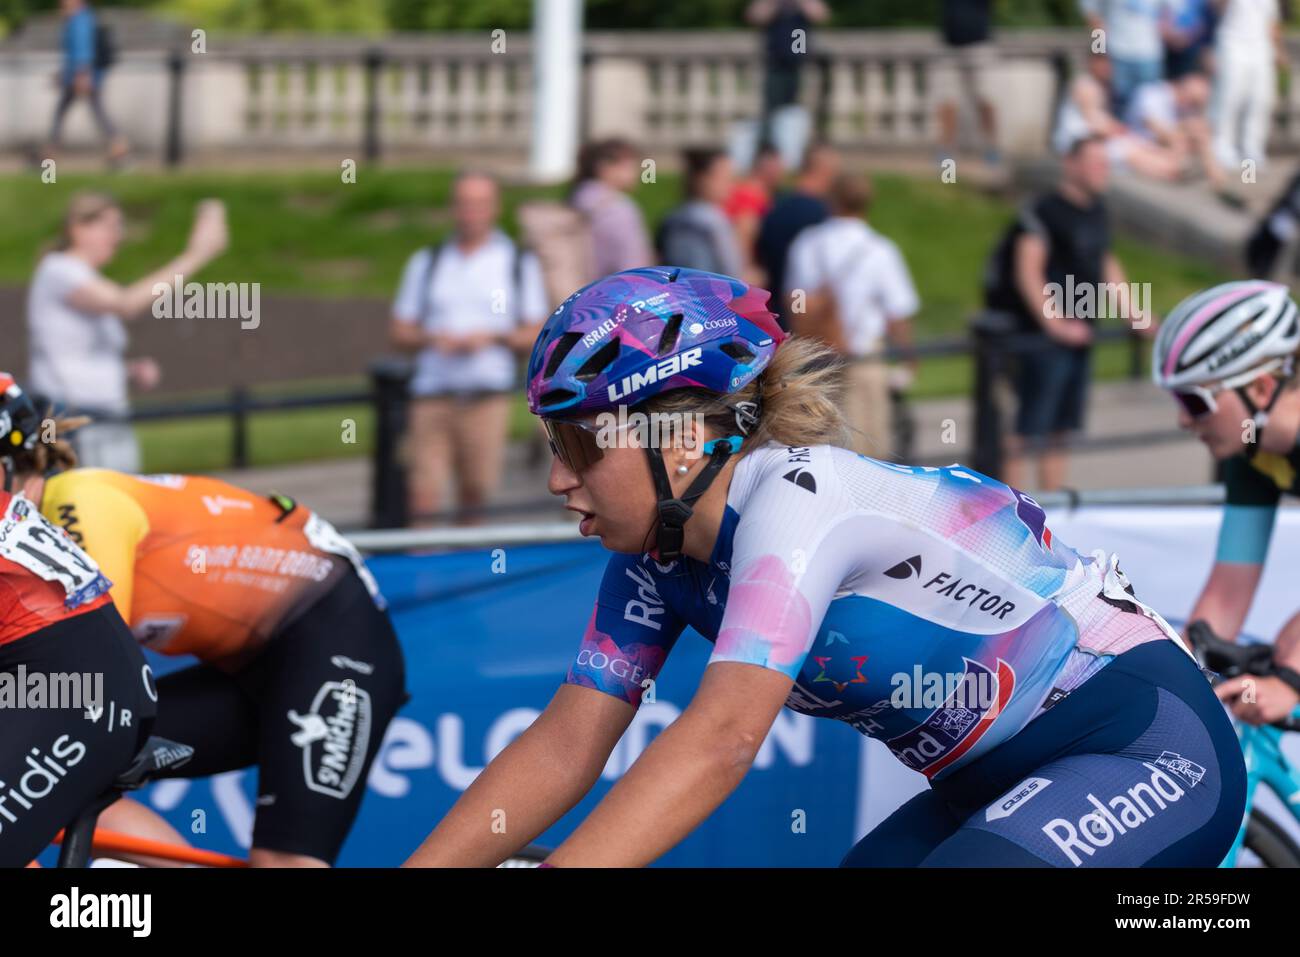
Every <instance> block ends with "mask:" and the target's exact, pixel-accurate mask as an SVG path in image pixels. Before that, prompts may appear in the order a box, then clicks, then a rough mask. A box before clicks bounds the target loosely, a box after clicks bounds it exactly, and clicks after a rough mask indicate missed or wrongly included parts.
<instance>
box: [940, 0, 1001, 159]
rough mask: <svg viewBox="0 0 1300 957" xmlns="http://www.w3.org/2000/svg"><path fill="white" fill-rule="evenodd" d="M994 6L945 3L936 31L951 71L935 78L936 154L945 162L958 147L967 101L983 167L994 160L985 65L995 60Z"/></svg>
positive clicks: (962, 0)
mask: <svg viewBox="0 0 1300 957" xmlns="http://www.w3.org/2000/svg"><path fill="white" fill-rule="evenodd" d="M992 6H993V0H943V14H942V19H941V21H940V28H941V30H942V32H943V42H944V45H945V46H947V47H948V48H949V49H950V60H951V62H952V66H953V67H954V69H953V70H952V71H947V70H941V71H939V72H938V73H937V74H936V84H935V86H936V89H935V97H936V98H937V99H938V101H939V149H940V152H941V153H942V158H944V159H946V158H948V157H950V156H952V154H953V151H954V150H955V149H956V148H957V116H958V104H959V102H960V101H962V100H966V101H967V102H969V103H970V104H971V105H972V106H974V108H975V112H976V114H977V116H978V117H979V128H980V135H981V136H982V137H983V140H984V159H985V162H987V163H989V164H994V163H997V161H998V152H997V118H996V115H995V113H994V111H993V101H992V99H991V98H990V96H989V92H988V83H987V78H988V70H989V66H990V64H991V63H992V62H993V61H994V60H995V59H996V57H997V51H996V50H995V49H994V47H993V40H992V36H993V28H992V21H993V11H992ZM945 81H946V82H945Z"/></svg>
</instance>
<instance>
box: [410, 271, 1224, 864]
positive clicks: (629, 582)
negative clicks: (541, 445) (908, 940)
mask: <svg viewBox="0 0 1300 957" xmlns="http://www.w3.org/2000/svg"><path fill="white" fill-rule="evenodd" d="M766 300H767V293H766V292H764V291H763V290H760V289H752V288H748V287H746V286H745V284H744V283H742V282H740V281H739V280H736V279H731V278H728V277H725V276H720V275H715V274H710V273H700V272H694V271H691V270H687V269H678V268H675V267H664V268H656V269H636V270H629V271H627V272H622V273H617V274H615V275H613V276H609V277H606V278H605V279H602V280H600V281H598V282H596V283H593V284H592V285H590V286H587V287H585V288H584V289H582V290H580V291H578V292H577V293H575V294H574V295H573V296H571V297H570V298H569V299H568V300H566V301H565V302H564V303H563V304H562V306H561V307H560V308H559V309H557V310H556V312H555V313H554V314H553V315H552V316H551V317H550V319H549V320H548V321H547V323H546V325H545V327H544V328H543V331H542V333H541V335H540V336H539V338H538V341H537V344H536V346H535V348H534V350H533V355H532V359H531V362H530V365H529V382H528V399H529V403H530V406H531V408H532V410H533V411H534V412H535V413H537V414H538V415H540V416H541V417H542V418H543V421H544V423H545V425H546V427H547V430H548V433H549V434H550V436H551V441H552V446H553V449H554V452H555V461H554V463H553V465H552V469H551V475H550V482H549V486H550V489H551V491H552V492H554V493H556V494H558V495H563V496H564V497H565V500H566V505H567V507H568V508H570V509H571V510H573V511H575V512H578V513H580V514H581V515H582V524H581V530H582V533H583V534H585V535H598V536H600V539H601V542H602V543H603V544H604V545H605V546H606V548H608V549H609V550H610V551H611V552H613V553H614V554H613V555H611V557H610V560H609V565H608V568H607V570H606V573H605V578H604V581H603V583H602V585H601V588H600V593H599V595H598V596H597V598H596V603H595V608H594V609H593V612H592V616H591V619H590V621H589V622H588V625H587V630H586V634H585V636H584V637H583V640H582V644H581V647H580V650H579V652H578V654H577V657H576V658H575V660H574V664H573V665H572V666H571V667H570V669H569V673H568V676H567V678H566V679H565V682H564V684H563V685H562V686H561V687H560V690H559V691H558V692H557V693H556V695H555V697H554V698H553V699H552V701H551V703H550V704H549V705H548V706H547V708H546V710H545V711H544V712H543V713H542V715H541V716H540V717H539V718H538V719H537V721H536V722H534V724H533V725H532V726H531V727H530V728H529V729H528V730H527V731H526V732H524V733H523V734H522V735H521V736H520V737H519V738H517V739H516V740H515V741H514V742H513V743H512V744H511V745H510V746H509V747H508V748H506V749H505V750H504V751H502V752H501V753H500V754H499V755H498V756H497V758H496V759H495V760H494V761H493V762H492V763H491V764H490V765H489V766H488V767H487V768H486V769H485V770H484V772H483V773H482V774H481V775H480V776H479V777H478V778H477V779H476V780H475V781H474V783H473V784H472V785H471V786H470V787H469V788H468V789H467V790H466V792H465V793H464V794H463V795H462V796H461V798H460V800H459V801H458V802H457V803H456V805H455V806H454V807H453V808H452V810H451V811H450V812H449V813H448V814H447V816H446V817H445V818H444V819H443V820H442V821H441V823H439V824H438V826H437V827H436V828H435V829H434V831H433V833H432V834H431V835H430V836H429V837H428V839H426V841H425V842H424V844H423V845H422V846H421V847H420V848H419V849H418V850H417V851H416V852H415V854H414V855H412V857H411V859H410V861H408V864H424V865H438V864H453V865H490V864H495V863H497V862H499V861H501V860H502V859H503V858H505V857H506V856H507V855H509V854H510V853H512V852H513V851H514V850H516V849H517V848H519V847H521V846H522V845H523V844H525V843H527V842H528V841H530V840H532V839H533V838H535V837H536V836H537V835H538V834H540V833H541V832H542V831H543V830H545V829H546V828H548V827H549V826H551V824H553V823H554V822H555V821H556V820H557V819H558V818H559V817H560V816H561V815H562V814H564V813H565V812H566V811H567V810H568V809H569V808H571V807H572V806H573V805H574V804H575V803H576V802H577V801H578V800H579V799H581V797H582V796H583V794H585V793H586V792H587V790H588V789H589V788H590V787H591V786H592V785H593V784H594V783H595V781H596V780H597V778H598V777H599V775H600V773H601V770H602V768H603V767H604V765H605V762H606V759H607V758H608V756H609V754H610V751H611V750H612V748H613V747H614V745H615V743H616V742H617V741H618V739H619V737H620V736H621V735H622V733H623V731H624V729H625V728H626V727H627V726H628V723H629V722H630V721H631V720H632V717H633V714H634V712H635V710H636V707H637V705H638V703H639V701H640V699H641V696H642V693H643V690H644V689H645V687H647V686H648V685H649V683H650V682H652V681H654V679H655V677H656V675H658V673H659V671H660V669H661V668H662V667H663V663H664V659H665V657H666V656H667V654H668V652H669V650H670V649H671V647H672V645H673V643H674V641H675V640H676V639H677V637H678V635H679V634H680V633H681V631H682V630H683V628H684V627H685V626H686V625H690V626H692V627H693V628H694V629H695V630H696V631H698V632H699V633H700V634H701V635H703V636H705V638H707V639H709V640H710V641H712V642H713V644H714V651H713V655H712V658H711V659H710V662H709V665H708V667H707V668H706V669H705V671H704V675H703V677H702V679H701V681H700V685H699V688H698V690H697V691H696V693H695V696H694V698H693V699H692V701H691V703H690V705H689V706H688V707H687V708H686V710H685V711H684V712H683V713H682V715H681V716H680V717H679V718H678V719H677V720H676V721H675V722H674V723H673V724H672V725H671V726H670V727H669V728H667V729H666V730H665V731H664V732H663V733H662V734H660V735H659V736H658V737H657V738H656V739H655V741H654V742H653V743H652V744H651V746H650V747H649V748H647V749H646V750H645V752H643V753H642V755H641V757H640V758H639V759H638V760H637V761H636V762H635V764H634V765H633V766H632V767H631V769H630V770H629V771H628V772H627V774H625V775H624V776H623V777H622V778H621V779H620V780H619V782H618V783H617V784H616V785H615V786H614V787H613V788H612V789H611V791H610V792H609V794H608V795H606V797H605V798H604V800H602V801H601V802H600V804H599V805H598V806H597V807H596V809H595V810H594V811H593V812H592V813H591V814H590V815H589V816H588V817H587V819H586V820H585V821H584V822H583V823H582V824H581V825H580V826H579V827H578V829H577V830H576V831H574V833H573V834H572V835H570V837H569V838H568V839H567V840H565V841H564V842H563V843H562V844H561V845H560V846H559V847H558V848H557V849H556V851H555V852H554V854H553V855H552V856H551V858H550V861H549V863H551V864H553V865H555V866H583V865H640V864H646V863H649V862H650V861H653V860H654V859H655V858H657V857H659V856H660V855H661V854H663V853H664V852H665V851H667V850H669V849H670V848H672V847H673V846H674V845H675V844H677V843H678V842H679V841H680V840H681V839H682V838H684V837H685V836H686V835H687V834H689V833H690V832H691V831H692V830H693V829H694V828H696V827H697V826H698V825H699V824H700V823H701V822H703V821H704V820H705V819H706V818H707V817H708V816H709V815H710V814H711V813H712V812H713V811H714V810H715V809H716V808H717V807H718V805H719V804H721V803H722V801H723V800H725V799H726V797H727V795H729V794H730V793H731V792H732V791H733V790H734V789H735V787H736V786H737V785H738V784H739V783H740V780H741V779H742V778H743V777H744V775H745V773H746V771H748V769H749V767H750V764H751V762H752V761H753V759H754V757H755V755H756V754H757V752H758V749H759V746H760V745H761V744H762V742H763V739H764V737H765V736H766V734H767V732H768V730H769V728H770V727H771V725H772V722H773V720H774V718H775V716H776V714H777V712H778V711H779V710H780V708H781V707H782V706H786V707H789V708H792V709H794V710H796V711H798V712H801V713H804V714H810V715H815V716H818V717H829V718H837V719H839V720H841V721H845V722H847V723H849V724H851V725H852V726H853V727H855V728H857V729H858V730H860V731H861V732H863V733H865V734H868V735H871V736H873V737H877V738H880V739H882V740H883V741H884V742H885V743H886V744H887V745H888V747H889V748H890V749H891V750H892V751H893V753H894V754H895V755H896V756H897V757H898V758H899V759H900V760H902V761H903V762H904V763H905V764H907V765H908V766H909V767H911V768H914V769H915V770H917V771H920V772H921V773H923V774H925V775H926V776H927V777H928V778H929V779H930V783H931V788H930V789H929V790H927V791H925V792H923V793H921V794H920V795H918V796H916V797H914V798H913V799H912V800H910V801H908V802H907V803H906V804H904V805H903V806H902V807H901V808H900V809H899V810H898V811H896V812H895V813H894V814H893V815H892V816H891V817H890V818H888V819H887V820H886V821H884V822H883V823H882V824H880V826H879V827H877V828H876V829H875V830H874V831H872V832H871V833H870V834H868V835H867V836H866V837H865V838H864V839H863V840H862V841H861V842H859V843H858V845H857V846H856V847H854V848H853V849H852V850H851V851H849V853H848V855H847V856H846V857H845V859H844V863H845V864H849V865H967V864H980V865H1004V866H1021V865H1022V866H1059V867H1095V866H1136V865H1149V866H1178V865H1184V866H1204V867H1212V866H1214V865H1216V864H1217V863H1218V862H1219V860H1220V859H1221V858H1222V856H1223V855H1224V853H1225V852H1226V851H1227V850H1228V848H1229V846H1230V845H1231V843H1232V840H1233V837H1234V836H1235V834H1236V831H1237V828H1238V825H1239V824H1240V822H1241V814H1242V810H1243V806H1244V799H1245V771H1244V768H1243V765H1242V759H1241V753H1240V751H1239V749H1238V748H1237V742H1236V738H1235V736H1234V735H1233V732H1232V728H1231V725H1230V724H1229V722H1228V720H1227V718H1226V716H1225V715H1224V713H1223V710H1222V708H1221V707H1220V706H1219V703H1218V701H1217V699H1216V698H1215V696H1214V693H1213V691H1212V690H1211V689H1210V686H1209V684H1208V683H1207V682H1206V680H1205V679H1204V677H1203V676H1202V675H1201V673H1200V671H1199V669H1198V668H1197V667H1196V665H1195V663H1194V662H1193V660H1192V658H1191V657H1190V655H1189V654H1188V653H1187V651H1186V650H1185V649H1184V648H1183V647H1182V646H1181V644H1180V643H1179V640H1178V638H1177V636H1176V635H1175V634H1174V633H1173V632H1172V631H1171V630H1170V629H1169V626H1168V625H1167V624H1165V622H1164V621H1163V620H1162V619H1161V618H1160V617H1159V616H1158V615H1156V614H1155V613H1154V612H1153V611H1151V610H1150V609H1149V608H1147V607H1146V606H1145V605H1143V604H1142V603H1141V602H1139V601H1138V600H1137V599H1136V598H1135V597H1134V595H1133V592H1132V589H1131V588H1130V587H1129V586H1128V583H1127V581H1126V579H1125V578H1124V576H1123V575H1122V574H1121V573H1120V571H1119V569H1118V567H1117V564H1116V559H1115V558H1114V556H1110V557H1109V558H1108V557H1107V556H1106V555H1105V553H1103V552H1094V553H1093V554H1092V555H1091V556H1084V555H1080V554H1079V553H1077V552H1075V551H1074V550H1073V549H1071V548H1069V547H1067V546H1066V545H1065V544H1064V543H1062V542H1061V541H1060V540H1058V539H1056V538H1055V537H1054V536H1053V535H1052V533H1051V531H1050V529H1049V528H1048V527H1047V525H1046V524H1045V519H1044V515H1043V511H1042V510H1041V509H1040V508H1039V507H1038V505H1037V504H1036V503H1035V502H1034V501H1033V500H1032V499H1031V498H1029V497H1028V496H1026V495H1024V494H1022V493H1020V492H1017V491H1016V490H1014V489H1011V488H1008V487H1007V486H1005V485H1003V484H1001V483H999V482H996V481H994V480H992V479H990V478H988V477H986V476H983V475H979V474H977V473H975V472H972V471H970V470H969V469H964V468H961V467H959V466H950V467H948V468H942V469H940V468H910V467H906V466H897V465H891V464H888V463H883V462H878V461H875V460H873V459H870V458H867V457H865V456H861V455H857V454H855V453H853V452H849V451H846V450H845V449H844V448H842V447H841V446H842V445H843V444H844V443H845V441H846V438H847V437H846V436H845V434H844V432H845V428H844V425H843V419H842V417H841V414H840V411H839V410H840V409H841V408H842V407H843V401H842V400H843V388H844V385H843V381H844V380H843V377H842V371H841V368H840V366H839V365H838V363H837V361H836V360H835V359H834V357H833V356H832V355H831V354H830V353H829V352H828V351H827V350H826V349H825V348H824V347H823V346H821V345H820V344H815V343H812V342H809V341H805V340H801V339H799V338H793V339H786V338H785V337H784V336H783V334H782V332H781V330H780V328H779V327H778V326H777V324H776V320H775V317H774V316H773V315H772V314H771V313H770V312H768V310H767V308H766V305H765V303H766ZM620 404H622V405H626V406H630V407H631V412H632V413H644V414H645V416H646V418H641V417H636V418H634V417H633V416H632V415H631V414H626V415H625V417H624V418H621V419H619V420H618V421H619V422H620V424H621V423H623V422H626V424H627V425H628V427H629V428H631V427H632V426H633V425H635V426H637V427H638V429H639V428H640V426H641V425H642V424H643V423H646V424H648V425H649V426H650V427H649V428H648V429H647V430H646V434H647V435H653V433H654V432H655V423H656V422H657V423H658V424H659V426H660V432H661V433H662V426H663V425H665V424H667V425H670V426H673V427H675V428H676V431H677V433H678V438H677V440H674V441H673V442H665V443H659V444H656V443H654V442H641V441H639V439H640V438H641V437H642V436H641V435H640V434H639V433H638V434H632V435H629V433H628V430H627V429H625V430H624V431H623V433H620V434H621V436H622V437H623V438H630V439H633V440H636V441H617V442H611V441H609V439H610V438H611V436H614V431H615V427H614V426H613V425H612V422H611V420H610V419H608V418H602V417H601V416H600V413H602V412H609V411H610V410H612V409H615V408H616V407H617V406H619V405H620ZM651 414H653V416H654V418H649V417H650V416H651ZM665 416H671V418H668V419H665ZM695 416H699V417H702V418H701V419H698V420H697V419H695V418H694V417H695ZM700 421H702V423H703V424H702V425H699V424H698V423H699V422H700ZM602 429H603V430H604V431H602ZM615 437H617V436H615ZM637 445H641V446H642V447H640V448H637V447H635V446H637ZM616 446H622V447H616ZM915 669H920V670H921V672H922V673H923V675H924V676H925V677H926V679H927V681H928V680H929V679H931V678H933V679H934V680H937V681H939V682H940V683H941V686H942V687H944V688H947V689H951V690H950V691H948V692H947V696H946V697H945V698H943V700H942V701H935V700H932V699H930V698H928V697H926V696H925V695H916V694H908V693H906V688H905V687H904V685H905V683H906V679H909V678H911V677H912V676H913V675H914V674H915ZM502 811H504V812H505V814H506V816H507V819H508V820H509V821H510V827H509V829H508V833H506V834H501V833H499V831H500V829H499V828H493V827H492V826H490V822H492V821H493V820H495V819H496V817H499V815H500V812H502Z"/></svg>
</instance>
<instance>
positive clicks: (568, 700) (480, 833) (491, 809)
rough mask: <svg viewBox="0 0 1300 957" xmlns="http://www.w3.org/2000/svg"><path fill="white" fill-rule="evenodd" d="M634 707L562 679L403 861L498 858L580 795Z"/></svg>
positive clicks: (482, 862)
mask: <svg viewBox="0 0 1300 957" xmlns="http://www.w3.org/2000/svg"><path fill="white" fill-rule="evenodd" d="M635 714H636V709H635V708H634V707H633V706H632V705H631V704H629V703H628V702H626V701H621V700H619V699H618V698H615V697H613V696H612V695H607V694H604V693H602V692H600V691H595V690H593V689H591V688H583V687H581V686H579V685H572V684H566V685H561V686H560V689H559V690H558V691H557V692H556V693H555V697H553V698H552V699H551V703H550V704H548V705H547V706H546V710H545V711H543V712H542V713H541V715H540V716H539V717H538V718H537V720H536V721H534V722H533V723H532V725H531V726H529V728H528V730H526V731H525V732H524V733H523V734H521V735H520V736H519V737H518V738H516V739H515V740H514V741H513V742H511V743H510V745H509V747H507V748H506V749H505V750H504V751H502V752H501V753H500V754H499V755H497V756H496V758H495V759H493V761H492V762H491V763H489V764H488V766H487V767H486V768H485V769H484V770H483V773H482V774H480V775H479V776H478V777H477V778H475V779H474V783H473V784H471V785H470V786H469V787H468V788H467V789H466V791H465V793H464V794H462V795H461V796H460V799H459V800H458V801H457V802H456V804H455V805H454V806H453V807H452V809H451V810H450V811H448V812H447V815H446V817H444V818H443V819H442V820H441V821H440V822H439V823H438V826H437V827H435V828H434V829H433V833H432V834H430V835H429V836H428V837H427V838H426V839H425V841H424V843H423V844H421V845H420V846H419V847H418V848H417V849H416V851H415V853H414V854H412V855H411V856H410V858H409V859H408V860H407V861H406V863H405V864H404V865H403V866H404V867H495V866H496V865H497V864H500V863H501V862H502V861H504V860H505V859H506V858H508V857H509V856H510V855H511V854H513V853H515V852H516V851H518V850H519V849H520V848H522V847H523V846H524V845H526V844H528V843H529V842H530V841H532V840H534V839H535V838H536V837H537V836H538V835H539V834H541V833H542V832H543V831H545V830H546V829H547V828H548V827H550V826H551V825H552V824H554V823H555V822H556V821H558V820H559V819H560V818H561V817H563V816H564V814H565V813H567V812H568V811H569V810H570V809H571V808H572V807H573V806H574V805H575V804H577V803H578V802H579V801H580V800H582V798H583V797H584V796H585V795H586V793H587V792H588V791H590V790H591V788H592V785H594V784H595V783H596V780H597V779H598V778H599V777H600V773H601V771H603V770H604V768H605V762H606V761H608V760H609V755H610V752H612V751H613V750H614V745H616V744H617V743H618V739H619V738H621V737H622V736H623V732H624V731H626V730H627V726H628V725H629V724H631V722H632V717H633V716H634V715H635ZM503 827H504V832H503V831H502V828H503Z"/></svg>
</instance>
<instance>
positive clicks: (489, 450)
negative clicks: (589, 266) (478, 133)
mask: <svg viewBox="0 0 1300 957" xmlns="http://www.w3.org/2000/svg"><path fill="white" fill-rule="evenodd" d="M500 213H501V199H500V193H499V190H498V187H497V183H496V181H495V180H494V179H493V178H492V177H490V176H488V175H487V174H485V173H481V172H465V173H461V174H460V175H459V176H458V177H457V178H456V182H455V183H454V185H453V186H452V217H453V219H454V221H455V227H454V230H453V233H452V235H451V237H450V238H448V239H447V240H446V241H445V242H443V243H439V244H438V245H435V246H430V247H426V248H424V249H421V250H418V251H417V252H416V253H415V254H414V255H412V256H411V258H410V259H409V260H407V263H406V268H405V270H404V271H403V273H402V281H401V286H400V287H399V289H398V293H397V299H396V301H395V302H394V303H393V313H392V321H391V323H390V327H389V328H390V333H389V335H390V341H391V342H392V344H393V345H394V346H395V347H396V348H398V349H400V350H402V351H404V352H408V353H412V354H414V356H415V374H414V376H413V377H412V379H411V385H410V392H411V407H410V415H409V419H408V426H407V447H406V456H407V475H408V479H409V485H410V500H409V504H410V510H411V515H412V518H413V519H414V520H415V522H416V523H417V524H418V523H421V522H427V521H428V519H429V517H430V516H431V515H432V514H433V513H434V512H437V511H438V510H439V509H440V508H442V507H443V504H444V502H443V498H444V491H445V487H446V484H447V477H448V472H453V473H454V477H455V482H456V486H457V492H458V495H457V499H458V501H457V504H458V506H459V510H460V517H461V519H462V520H464V521H471V520H473V519H474V518H475V517H476V516H475V512H476V510H479V509H481V508H482V507H483V506H484V505H486V504H487V502H488V499H489V498H490V497H491V495H492V493H493V492H494V491H495V490H496V487H497V485H498V484H499V482H500V478H501V469H502V465H503V464H504V461H505V449H506V439H507V433H508V426H509V420H510V394H511V393H512V392H514V391H515V389H516V388H517V381H516V371H515V355H514V354H515V353H527V352H528V350H529V349H531V348H532V345H533V342H534V340H536V338H537V334H538V333H539V332H540V331H541V324H542V322H543V320H545V318H546V315H547V312H548V311H549V310H548V307H547V302H546V291H545V289H544V287H543V284H542V273H541V269H540V268H539V266H538V263H537V259H536V257H535V256H533V255H532V254H531V253H526V252H522V251H521V250H520V248H519V247H518V246H517V245H516V244H515V243H514V242H513V241H512V240H511V239H510V237H508V236H507V235H506V234H505V233H504V232H502V231H501V229H500V228H498V225H497V222H498V219H499V217H500Z"/></svg>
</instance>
